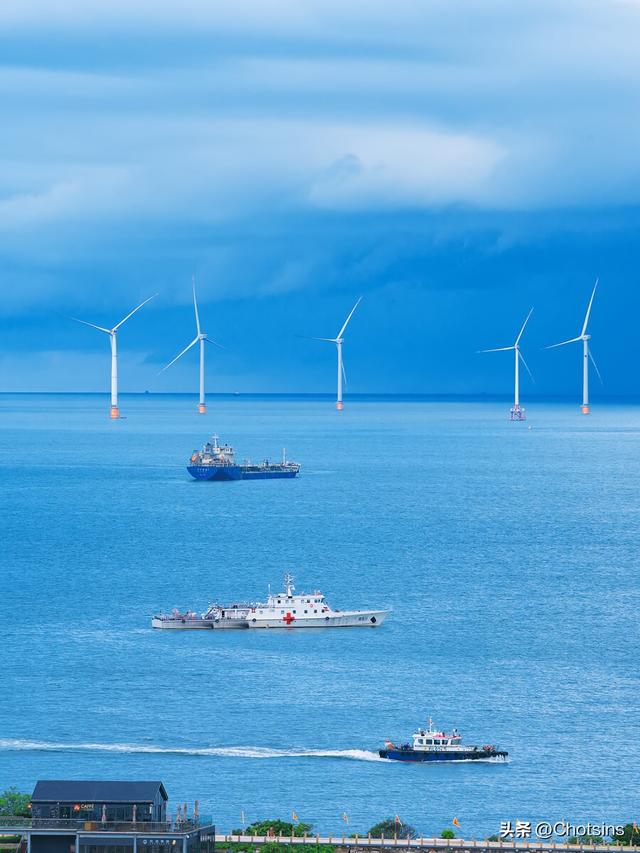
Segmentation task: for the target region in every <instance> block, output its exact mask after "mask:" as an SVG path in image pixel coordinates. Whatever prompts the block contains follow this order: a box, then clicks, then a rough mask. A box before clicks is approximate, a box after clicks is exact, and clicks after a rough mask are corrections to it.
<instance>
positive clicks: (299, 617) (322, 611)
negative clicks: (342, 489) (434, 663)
mask: <svg viewBox="0 0 640 853" xmlns="http://www.w3.org/2000/svg"><path fill="white" fill-rule="evenodd" d="M388 615H389V611H388V610H333V608H331V607H330V606H329V604H328V603H327V600H326V598H325V597H324V595H323V594H322V593H321V592H320V590H316V591H315V592H302V593H298V594H297V595H296V592H295V587H294V585H293V575H290V574H286V575H285V576H284V592H277V593H272V592H269V597H268V599H267V601H266V602H265V603H260V602H258V603H253V604H230V605H227V606H225V605H221V604H212V605H211V607H209V609H208V610H207V611H206V612H205V613H203V614H202V615H198V614H197V613H194V612H193V611H187V612H186V613H180V611H178V610H174V611H173V612H172V613H171V614H168V615H162V614H160V615H158V616H154V617H153V618H152V620H151V626H152V627H153V628H162V629H165V630H167V629H169V630H178V631H189V630H198V629H201V628H209V629H211V628H375V627H377V626H379V625H382V623H383V622H384V620H385V619H386V618H387V616H388Z"/></svg>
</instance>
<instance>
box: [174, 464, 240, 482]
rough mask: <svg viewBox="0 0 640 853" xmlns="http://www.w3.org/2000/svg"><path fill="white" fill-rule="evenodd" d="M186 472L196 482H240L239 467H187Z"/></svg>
mask: <svg viewBox="0 0 640 853" xmlns="http://www.w3.org/2000/svg"><path fill="white" fill-rule="evenodd" d="M187 471H188V472H189V473H190V474H191V476H192V477H194V478H195V479H196V480H219V481H220V480H241V479H242V471H241V470H240V466H239V465H187Z"/></svg>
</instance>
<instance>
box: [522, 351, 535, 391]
mask: <svg viewBox="0 0 640 853" xmlns="http://www.w3.org/2000/svg"><path fill="white" fill-rule="evenodd" d="M518 356H519V357H520V361H521V362H522V363H523V364H524V366H525V368H526V370H527V373H528V374H529V376H530V377H531V381H532V382H534V383H535V381H536V380H535V379H534V378H533V373H532V372H531V371H530V370H529V365H528V364H527V362H526V361H525V360H524V356H523V355H522V352H521V351H520V349H518Z"/></svg>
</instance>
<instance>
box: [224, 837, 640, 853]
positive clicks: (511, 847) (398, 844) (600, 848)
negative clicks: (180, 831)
mask: <svg viewBox="0 0 640 853" xmlns="http://www.w3.org/2000/svg"><path fill="white" fill-rule="evenodd" d="M274 841H276V842H278V843H280V844H292V845H298V844H302V845H305V844H307V845H308V844H311V845H319V844H323V845H324V844H327V845H331V846H333V847H344V848H353V849H354V850H355V849H357V848H359V849H361V848H371V849H372V850H374V849H380V848H381V847H384V848H387V847H391V848H397V849H398V850H401V849H405V850H406V849H408V848H410V849H411V850H415V849H416V848H418V849H423V848H424V849H425V850H433V849H440V850H452V849H454V848H457V849H459V850H468V851H474V850H491V851H494V850H495V851H498V850H504V851H527V850H531V851H535V850H544V851H567V853H569V851H570V853H578V851H584V853H605V851H606V853H612V849H615V848H612V847H611V846H610V845H607V844H566V843H564V844H562V843H558V842H556V841H553V840H552V839H549V840H544V841H519V840H518V841H515V840H513V839H505V840H504V841H485V840H482V839H475V838H472V839H464V838H411V839H405V838H396V837H393V838H372V837H371V836H369V835H353V836H346V835H294V836H289V835H275V836H274V835H216V844H218V845H219V844H225V843H230V842H242V843H247V842H248V843H251V844H255V845H256V846H258V845H261V844H268V843H269V842H274ZM619 849H620V851H621V853H622V851H624V853H633V851H640V847H639V846H633V847H621V848H619Z"/></svg>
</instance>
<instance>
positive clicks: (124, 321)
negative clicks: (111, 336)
mask: <svg viewBox="0 0 640 853" xmlns="http://www.w3.org/2000/svg"><path fill="white" fill-rule="evenodd" d="M157 295H158V294H157V293H154V294H153V296H150V297H149V298H148V299H145V300H144V302H141V303H140V305H138V307H137V308H134V309H133V311H131V312H130V313H129V314H127V316H126V317H124V318H123V319H122V320H120V322H119V323H117V324H116V325H115V326H114V327H113V331H114V332H117V331H118V329H119V328H120V326H121V325H122V324H123V323H126V322H127V320H128V319H129V317H133V315H134V314H135V313H136V311H139V310H140V309H141V308H142V306H143V305H146V304H147V302H150V301H151V300H152V299H155V297H156V296H157Z"/></svg>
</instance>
